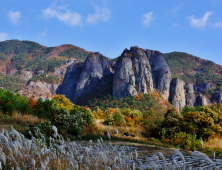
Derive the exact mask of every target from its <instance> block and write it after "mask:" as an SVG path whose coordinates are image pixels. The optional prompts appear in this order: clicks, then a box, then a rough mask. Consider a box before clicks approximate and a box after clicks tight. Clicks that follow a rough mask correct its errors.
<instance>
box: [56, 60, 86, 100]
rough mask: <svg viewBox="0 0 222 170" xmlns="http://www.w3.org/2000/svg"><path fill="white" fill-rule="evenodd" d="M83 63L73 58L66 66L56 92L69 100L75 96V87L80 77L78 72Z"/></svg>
mask: <svg viewBox="0 0 222 170" xmlns="http://www.w3.org/2000/svg"><path fill="white" fill-rule="evenodd" d="M83 66H84V63H83V62H82V61H78V60H75V61H74V62H73V63H72V64H71V65H70V66H69V67H68V68H67V71H66V74H65V77H64V79H63V82H62V85H61V86H60V87H59V89H58V91H57V93H59V94H63V95H65V96H66V98H68V99H70V100H71V101H73V100H74V97H75V89H76V86H77V83H78V80H79V77H80V73H81V71H82V69H83Z"/></svg>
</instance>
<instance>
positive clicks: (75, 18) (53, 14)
mask: <svg viewBox="0 0 222 170" xmlns="http://www.w3.org/2000/svg"><path fill="white" fill-rule="evenodd" d="M42 13H43V16H44V17H45V18H48V19H50V18H56V19H58V20H59V21H61V22H64V23H65V24H67V25H70V26H81V25H82V17H81V14H79V13H77V12H71V11H70V10H69V9H66V7H64V6H53V7H51V8H46V9H43V10H42Z"/></svg>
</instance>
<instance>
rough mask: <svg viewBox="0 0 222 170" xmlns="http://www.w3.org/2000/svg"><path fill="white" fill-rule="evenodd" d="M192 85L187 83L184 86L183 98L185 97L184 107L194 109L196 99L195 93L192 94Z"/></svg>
mask: <svg viewBox="0 0 222 170" xmlns="http://www.w3.org/2000/svg"><path fill="white" fill-rule="evenodd" d="M193 86H194V85H193V84H189V83H187V84H186V88H185V89H186V94H185V97H186V105H187V106H189V107H194V106H195V103H196V97H195V94H194V93H195V92H194V89H193Z"/></svg>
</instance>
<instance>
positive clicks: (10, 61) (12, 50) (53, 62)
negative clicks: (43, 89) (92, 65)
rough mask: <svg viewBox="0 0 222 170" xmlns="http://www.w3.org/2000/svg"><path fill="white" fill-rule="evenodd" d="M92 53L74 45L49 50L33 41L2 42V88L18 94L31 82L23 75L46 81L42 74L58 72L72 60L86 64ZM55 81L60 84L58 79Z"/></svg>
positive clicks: (0, 79) (0, 68) (0, 58)
mask: <svg viewBox="0 0 222 170" xmlns="http://www.w3.org/2000/svg"><path fill="white" fill-rule="evenodd" d="M88 54H89V52H88V51H85V50H84V49H82V48H79V47H76V46H74V45H61V46H57V47H45V46H42V45H40V44H38V43H35V42H31V41H19V40H8V41H4V42H0V86H1V87H5V88H7V89H8V90H12V91H18V90H20V89H22V88H23V87H25V85H26V83H27V78H26V79H25V81H23V80H24V78H22V79H21V74H22V72H25V74H29V75H31V76H28V79H30V78H33V77H35V78H34V79H35V80H37V78H41V79H39V80H42V77H41V76H38V75H39V74H40V73H49V72H54V71H55V70H56V68H59V67H61V66H63V65H66V63H67V61H68V60H69V59H72V58H73V59H79V60H82V61H84V60H85V59H86V57H87V55H88ZM27 71H28V72H29V73H27ZM19 78H20V79H21V80H19ZM57 78H60V77H57ZM54 80H55V82H58V80H57V79H54ZM50 82H52V78H51V80H50Z"/></svg>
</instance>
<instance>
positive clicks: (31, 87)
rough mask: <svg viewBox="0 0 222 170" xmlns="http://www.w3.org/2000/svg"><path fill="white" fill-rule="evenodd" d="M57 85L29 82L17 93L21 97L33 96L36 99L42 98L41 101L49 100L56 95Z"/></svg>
mask: <svg viewBox="0 0 222 170" xmlns="http://www.w3.org/2000/svg"><path fill="white" fill-rule="evenodd" d="M58 86H59V84H49V83H45V82H41V81H37V82H33V81H30V82H29V83H28V84H27V86H26V87H25V88H23V89H22V90H20V91H18V93H20V94H21V95H23V96H25V97H27V98H30V97H32V96H35V98H36V99H38V98H42V99H43V100H46V99H51V98H52V97H53V96H54V95H56V89H57V88H58Z"/></svg>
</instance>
